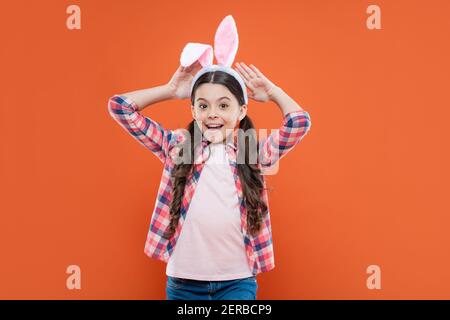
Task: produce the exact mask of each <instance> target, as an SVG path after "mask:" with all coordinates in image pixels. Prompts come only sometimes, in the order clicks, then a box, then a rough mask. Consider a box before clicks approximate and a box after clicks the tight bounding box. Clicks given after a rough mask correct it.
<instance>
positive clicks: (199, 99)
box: [197, 97, 231, 102]
mask: <svg viewBox="0 0 450 320" xmlns="http://www.w3.org/2000/svg"><path fill="white" fill-rule="evenodd" d="M222 99H228V100H230V101H231V99H230V98H228V97H220V98H219V99H217V101H219V100H222ZM199 100H204V101H206V102H208V100H206V99H203V98H198V99H197V101H199Z"/></svg>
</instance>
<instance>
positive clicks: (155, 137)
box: [108, 64, 199, 163]
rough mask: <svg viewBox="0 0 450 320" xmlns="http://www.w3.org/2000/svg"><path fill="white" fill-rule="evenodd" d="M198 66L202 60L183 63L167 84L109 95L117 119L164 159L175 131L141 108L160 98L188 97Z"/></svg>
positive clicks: (109, 108)
mask: <svg viewBox="0 0 450 320" xmlns="http://www.w3.org/2000/svg"><path fill="white" fill-rule="evenodd" d="M198 68H199V64H194V65H193V66H191V67H189V68H184V67H182V66H179V67H178V69H177V70H176V71H175V73H174V74H173V76H172V78H171V79H170V81H169V82H168V83H167V84H164V85H161V86H157V87H153V88H149V89H142V90H136V91H131V92H127V93H123V94H116V95H114V96H112V97H111V98H110V99H109V102H108V111H109V114H110V115H111V116H112V117H113V119H115V120H116V121H117V122H118V123H119V124H120V125H121V126H122V127H123V128H124V129H125V130H127V131H128V132H129V133H130V134H131V135H132V136H133V137H134V138H135V139H136V140H138V141H139V142H140V143H141V144H142V145H144V146H145V147H146V148H147V149H149V150H150V151H152V152H153V153H154V154H155V155H156V156H157V157H158V158H159V159H160V160H161V161H162V162H163V163H164V162H165V160H166V157H167V155H168V152H169V145H170V141H171V139H172V138H173V137H174V131H172V130H167V129H165V128H164V127H163V126H162V125H161V124H160V123H158V122H156V121H155V120H152V119H151V118H149V117H145V116H143V115H142V114H141V113H140V111H141V110H142V109H144V108H146V107H147V106H149V105H152V104H154V103H157V102H160V101H164V100H169V99H185V98H188V97H189V96H190V92H189V89H190V85H191V82H192V79H193V76H194V74H195V72H197V71H198Z"/></svg>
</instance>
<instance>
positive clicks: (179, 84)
mask: <svg viewBox="0 0 450 320" xmlns="http://www.w3.org/2000/svg"><path fill="white" fill-rule="evenodd" d="M201 68H202V66H201V64H200V63H199V62H198V61H196V62H195V63H194V64H192V65H190V66H189V67H183V66H181V65H180V66H179V67H178V69H177V71H175V73H174V75H173V76H172V79H170V81H169V82H168V83H167V85H168V86H169V88H170V89H171V90H172V94H173V96H174V97H176V98H178V99H185V98H189V97H190V96H191V92H190V89H191V84H192V80H193V79H194V76H195V75H196V73H197V72H198V71H199V70H200V69H201Z"/></svg>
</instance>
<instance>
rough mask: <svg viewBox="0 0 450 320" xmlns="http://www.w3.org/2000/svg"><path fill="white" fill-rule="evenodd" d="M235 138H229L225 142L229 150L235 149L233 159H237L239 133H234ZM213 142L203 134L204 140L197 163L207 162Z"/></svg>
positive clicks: (198, 153) (232, 153)
mask: <svg viewBox="0 0 450 320" xmlns="http://www.w3.org/2000/svg"><path fill="white" fill-rule="evenodd" d="M233 137H234V138H233V139H227V141H226V143H225V148H226V149H227V151H230V150H233V152H231V154H230V156H231V159H235V157H236V152H237V149H238V147H237V135H236V134H234V135H233ZM210 144H211V142H210V141H208V140H207V139H206V138H205V137H204V136H203V135H202V141H201V148H198V151H197V156H196V159H197V160H196V161H195V163H197V164H198V163H204V162H206V160H208V158H209V153H210V150H209V148H208V146H209V145H210Z"/></svg>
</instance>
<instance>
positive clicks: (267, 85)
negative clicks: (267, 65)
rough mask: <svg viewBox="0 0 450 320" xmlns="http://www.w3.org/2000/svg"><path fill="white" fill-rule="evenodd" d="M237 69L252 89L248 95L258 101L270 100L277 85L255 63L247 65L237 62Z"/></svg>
mask: <svg viewBox="0 0 450 320" xmlns="http://www.w3.org/2000/svg"><path fill="white" fill-rule="evenodd" d="M236 67H237V68H236V69H235V70H236V71H237V72H238V73H239V74H240V75H241V77H242V79H244V82H245V85H246V86H247V87H248V88H249V89H250V90H251V92H249V93H248V96H249V97H250V98H252V99H254V100H256V101H261V102H266V101H268V100H270V98H271V96H272V94H273V92H274V90H275V89H276V87H277V86H276V85H274V84H273V83H272V82H271V81H270V80H269V79H267V77H266V76H264V75H263V74H262V72H261V71H259V70H258V68H256V67H255V66H254V65H252V64H251V65H250V67H251V68H249V67H247V66H246V65H245V63H239V62H237V63H236Z"/></svg>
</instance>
